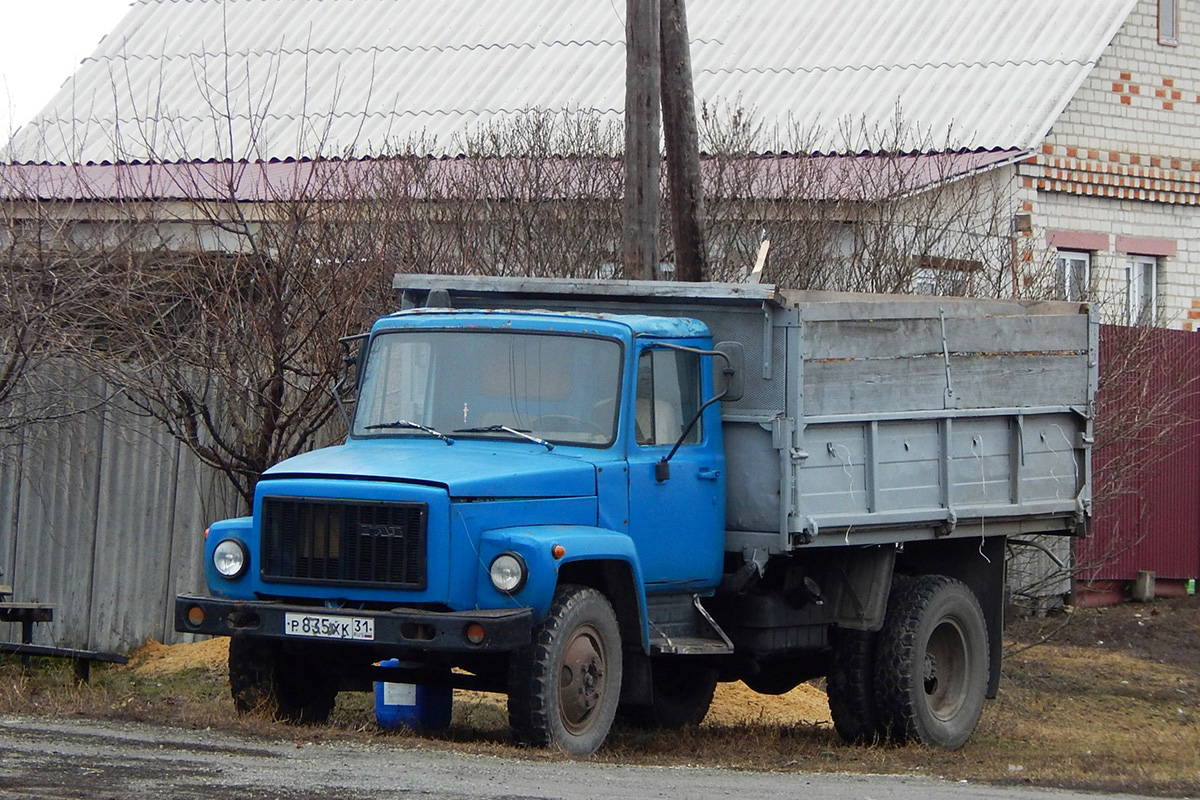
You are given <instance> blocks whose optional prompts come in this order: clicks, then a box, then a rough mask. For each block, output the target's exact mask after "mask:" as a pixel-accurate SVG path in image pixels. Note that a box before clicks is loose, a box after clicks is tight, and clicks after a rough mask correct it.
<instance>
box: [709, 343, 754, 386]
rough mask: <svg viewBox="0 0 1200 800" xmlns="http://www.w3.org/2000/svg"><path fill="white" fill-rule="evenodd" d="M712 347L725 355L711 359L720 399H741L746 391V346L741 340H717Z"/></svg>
mask: <svg viewBox="0 0 1200 800" xmlns="http://www.w3.org/2000/svg"><path fill="white" fill-rule="evenodd" d="M714 349H715V350H716V351H717V352H718V353H723V354H724V355H725V358H714V359H713V372H714V375H713V387H714V388H715V390H716V393H717V394H719V395H721V399H722V400H741V399H742V395H743V394H744V393H745V391H746V381H745V374H746V369H745V368H746V348H745V347H743V346H742V343H741V342H719V343H718V344H717V346H716V347H715V348H714ZM722 388H724V389H725V391H724V392H722V391H721V389H722Z"/></svg>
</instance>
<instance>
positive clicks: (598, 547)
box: [476, 525, 650, 648]
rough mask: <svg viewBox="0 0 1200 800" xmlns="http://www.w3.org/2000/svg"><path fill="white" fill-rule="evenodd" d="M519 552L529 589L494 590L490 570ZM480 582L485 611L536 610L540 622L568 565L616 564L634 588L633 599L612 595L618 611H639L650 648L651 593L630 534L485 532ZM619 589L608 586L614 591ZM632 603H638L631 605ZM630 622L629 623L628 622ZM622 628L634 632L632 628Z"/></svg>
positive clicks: (540, 528) (554, 528) (568, 529)
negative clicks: (498, 559)
mask: <svg viewBox="0 0 1200 800" xmlns="http://www.w3.org/2000/svg"><path fill="white" fill-rule="evenodd" d="M556 545H558V546H561V547H562V548H563V550H564V554H563V556H562V558H555V557H554V553H553V550H554V547H555V546H556ZM505 552H510V553H516V554H517V555H518V556H520V557H521V559H522V560H524V562H525V565H526V567H527V568H528V571H529V573H528V578H527V579H526V581H525V584H524V586H522V587H521V588H520V589H518V590H517V591H516V592H514V593H512V594H506V593H503V592H500V591H499V590H497V589H496V588H495V587H494V586H492V582H491V579H490V578H489V577H488V568H489V567H490V566H491V564H492V561H493V560H494V559H495V558H496V556H498V555H500V554H501V553H505ZM479 561H480V570H479V580H478V583H477V585H476V597H477V598H478V601H479V607H480V608H522V607H529V608H532V609H533V612H534V616H535V618H537V619H538V620H541V619H544V618H545V616H546V614H547V612H548V611H549V610H550V603H551V601H552V600H553V598H554V590H555V587H556V586H557V585H558V582H559V573H560V572H561V571H562V570H563V569H564V568H565V567H567V566H568V565H576V566H584V565H588V564H596V565H604V564H615V565H618V566H619V567H620V568H621V569H623V570H627V575H628V578H629V583H630V585H629V586H627V587H624V588H625V589H626V590H627V591H629V592H631V593H632V595H633V597H632V598H629V597H610V598H609V599H610V601H611V602H612V604H613V606H614V608H617V609H618V614H620V610H619V609H620V608H621V607H622V606H623V605H624V606H626V607H628V608H629V610H630V612H631V613H636V615H637V620H636V625H637V630H638V632H639V634H640V637H641V643H642V647H643V648H647V647H649V642H650V630H649V627H648V624H647V621H646V592H645V588H644V587H645V583H644V582H643V581H642V570H641V566H640V565H639V564H638V558H637V549H636V548H635V547H634V544H633V540H632V539H631V538H629V536H628V535H627V534H624V533H621V532H619V531H613V530H608V529H606V528H595V527H590V526H586V525H521V526H517V527H513V528H494V529H492V530H490V531H485V532H484V533H483V534H482V535H481V536H480V540H479ZM616 589H617V587H612V586H610V587H609V590H610V592H612V591H614V590H616ZM630 599H632V600H633V601H634V603H635V604H636V611H635V607H634V605H633V604H630V603H628V601H629V600H630ZM627 622H628V620H627ZM622 628H623V629H626V630H630V629H629V628H625V626H622Z"/></svg>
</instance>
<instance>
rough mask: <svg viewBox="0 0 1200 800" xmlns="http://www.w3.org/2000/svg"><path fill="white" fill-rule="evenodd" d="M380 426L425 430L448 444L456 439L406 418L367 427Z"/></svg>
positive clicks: (374, 427) (376, 427)
mask: <svg viewBox="0 0 1200 800" xmlns="http://www.w3.org/2000/svg"><path fill="white" fill-rule="evenodd" d="M379 428H413V429H415V430H418V431H425V433H428V434H429V435H430V436H436V437H437V438H439V439H441V440H442V441H443V442H445V443H446V444H454V440H453V439H451V438H450V437H449V436H447V435H446V434H444V433H442V432H441V431H437V430H434V429H433V428H431V427H429V426H428V425H422V424H421V423H419V422H409V421H408V420H406V419H398V420H396V421H395V422H380V423H378V424H376V425H368V426H367V428H366V429H367V430H369V431H373V430H378V429H379Z"/></svg>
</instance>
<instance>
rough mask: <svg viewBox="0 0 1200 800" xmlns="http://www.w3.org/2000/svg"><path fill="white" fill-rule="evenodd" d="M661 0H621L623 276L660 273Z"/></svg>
mask: <svg viewBox="0 0 1200 800" xmlns="http://www.w3.org/2000/svg"><path fill="white" fill-rule="evenodd" d="M659 46H660V43H659V0H626V2H625V202H624V205H623V209H622V217H623V219H622V226H621V227H622V231H623V233H622V242H621V256H622V260H623V262H624V266H625V277H626V278H629V279H632V280H651V279H653V278H656V277H657V273H658V205H659V162H660V160H661V156H660V155H659V149H658V144H659V138H660V128H661V117H660V114H659V102H660V101H659V91H660V85H661V81H660V66H659V65H660V64H661V61H660V55H659Z"/></svg>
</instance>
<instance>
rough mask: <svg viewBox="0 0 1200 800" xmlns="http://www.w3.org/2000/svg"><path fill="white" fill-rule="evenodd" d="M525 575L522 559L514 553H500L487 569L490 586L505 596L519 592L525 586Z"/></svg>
mask: <svg viewBox="0 0 1200 800" xmlns="http://www.w3.org/2000/svg"><path fill="white" fill-rule="evenodd" d="M527 574H528V572H527V570H526V569H525V561H524V559H522V558H521V557H520V556H519V555H517V554H516V553H501V554H500V555H498V556H496V559H495V560H494V561H493V562H492V566H491V567H489V568H488V576H489V577H490V578H491V579H492V586H495V587H496V589H498V590H499V591H501V592H504V593H505V594H513V593H514V592H519V591H520V590H521V587H522V586H524V585H525V578H526V576H527Z"/></svg>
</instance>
